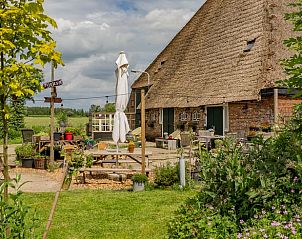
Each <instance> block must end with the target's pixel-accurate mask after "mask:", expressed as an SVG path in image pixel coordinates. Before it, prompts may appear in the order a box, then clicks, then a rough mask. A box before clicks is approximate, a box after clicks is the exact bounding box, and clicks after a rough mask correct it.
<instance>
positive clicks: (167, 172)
mask: <svg viewBox="0 0 302 239" xmlns="http://www.w3.org/2000/svg"><path fill="white" fill-rule="evenodd" d="M154 183H155V184H156V185H157V186H158V187H170V186H173V185H174V184H176V183H177V184H178V183H179V166H178V165H175V166H174V165H171V164H167V165H166V166H161V167H159V168H156V169H155V179H154Z"/></svg>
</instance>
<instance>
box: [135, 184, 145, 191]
mask: <svg viewBox="0 0 302 239" xmlns="http://www.w3.org/2000/svg"><path fill="white" fill-rule="evenodd" d="M133 191H134V192H142V191H145V183H143V182H133Z"/></svg>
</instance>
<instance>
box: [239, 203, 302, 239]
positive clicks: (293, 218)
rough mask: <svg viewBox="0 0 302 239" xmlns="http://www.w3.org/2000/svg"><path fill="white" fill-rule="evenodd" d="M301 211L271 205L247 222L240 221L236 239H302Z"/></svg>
mask: <svg viewBox="0 0 302 239" xmlns="http://www.w3.org/2000/svg"><path fill="white" fill-rule="evenodd" d="M300 219H301V210H300V209H299V208H297V207H296V206H295V205H285V204H282V205H276V204H275V205H272V206H271V207H270V209H269V210H267V209H262V210H261V211H260V212H258V213H257V214H255V215H254V216H253V217H252V218H251V219H250V220H249V221H248V222H244V221H243V220H242V221H241V224H242V227H243V229H242V232H239V233H238V234H237V238H255V239H256V238H292V239H294V238H295V239H300V238H302V229H301V222H300Z"/></svg>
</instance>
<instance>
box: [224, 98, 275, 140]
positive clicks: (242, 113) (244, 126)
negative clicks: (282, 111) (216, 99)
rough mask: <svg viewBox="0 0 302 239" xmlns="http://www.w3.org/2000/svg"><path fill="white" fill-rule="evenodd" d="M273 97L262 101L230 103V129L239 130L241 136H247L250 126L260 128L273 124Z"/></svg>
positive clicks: (231, 130) (232, 130)
mask: <svg viewBox="0 0 302 239" xmlns="http://www.w3.org/2000/svg"><path fill="white" fill-rule="evenodd" d="M273 122H274V100H273V97H272V96H271V97H266V98H262V100H261V101H246V102H245V101H242V102H236V103H230V104H229V131H230V132H237V133H239V135H240V136H241V137H245V136H247V134H248V132H249V128H250V127H258V128H260V127H261V126H263V125H264V124H269V125H270V126H272V125H273Z"/></svg>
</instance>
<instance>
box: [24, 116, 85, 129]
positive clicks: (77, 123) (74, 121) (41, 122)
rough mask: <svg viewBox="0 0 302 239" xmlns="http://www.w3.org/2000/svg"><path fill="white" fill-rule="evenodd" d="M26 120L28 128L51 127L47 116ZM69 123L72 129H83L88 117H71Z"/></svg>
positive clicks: (26, 118)
mask: <svg viewBox="0 0 302 239" xmlns="http://www.w3.org/2000/svg"><path fill="white" fill-rule="evenodd" d="M24 120H25V127H26V128H32V127H33V126H41V127H48V126H49V125H50V118H49V117H45V116H27V117H25V119H24ZM55 121H56V120H55ZM68 123H69V124H70V125H71V126H72V127H83V126H84V125H85V124H86V123H88V117H69V118H68Z"/></svg>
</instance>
